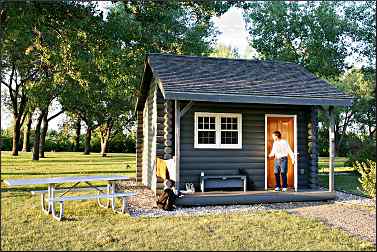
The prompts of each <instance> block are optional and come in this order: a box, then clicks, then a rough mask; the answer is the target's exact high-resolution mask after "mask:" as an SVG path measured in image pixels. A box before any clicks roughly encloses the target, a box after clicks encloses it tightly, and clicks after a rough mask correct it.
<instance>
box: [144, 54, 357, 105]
mask: <svg viewBox="0 0 377 252" xmlns="http://www.w3.org/2000/svg"><path fill="white" fill-rule="evenodd" d="M148 64H149V65H150V67H151V70H152V72H153V75H154V76H155V77H157V78H158V79H159V80H160V82H161V84H162V89H163V90H162V93H163V95H164V96H165V99H168V100H175V99H177V100H193V101H213V102H242V103H270V104H297V105H340V106H345V105H350V104H351V103H352V97H351V96H348V95H346V94H344V93H343V92H341V91H339V90H338V89H336V88H335V87H333V86H331V85H330V84H328V83H327V82H326V81H323V80H320V79H318V78H316V77H315V76H314V75H313V74H312V73H310V72H309V71H307V70H306V69H305V68H304V67H302V66H300V65H298V64H293V63H287V62H279V61H262V60H234V59H224V58H212V57H200V56H178V55H169V54H149V55H148Z"/></svg>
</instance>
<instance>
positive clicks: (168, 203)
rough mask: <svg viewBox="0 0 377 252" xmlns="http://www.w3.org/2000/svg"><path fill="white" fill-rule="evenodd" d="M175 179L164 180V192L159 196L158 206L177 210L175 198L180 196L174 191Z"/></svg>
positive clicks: (168, 209)
mask: <svg viewBox="0 0 377 252" xmlns="http://www.w3.org/2000/svg"><path fill="white" fill-rule="evenodd" d="M174 186H175V182H174V180H171V179H166V180H165V181H164V192H163V193H162V194H161V195H160V196H159V197H158V200H157V206H158V207H159V208H161V209H164V210H167V211H173V210H175V208H176V207H175V200H176V199H177V198H178V196H177V195H176V194H175V193H174V191H173V187H174Z"/></svg>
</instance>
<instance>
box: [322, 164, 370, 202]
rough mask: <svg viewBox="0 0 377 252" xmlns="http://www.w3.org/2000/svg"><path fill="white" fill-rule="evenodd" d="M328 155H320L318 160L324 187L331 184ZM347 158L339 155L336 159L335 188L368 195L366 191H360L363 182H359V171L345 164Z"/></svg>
mask: <svg viewBox="0 0 377 252" xmlns="http://www.w3.org/2000/svg"><path fill="white" fill-rule="evenodd" d="M328 160H329V158H328V157H320V158H319V162H318V168H319V182H320V185H321V186H323V187H326V188H328V186H329V167H328ZM346 161H347V158H344V157H337V158H336V159H335V169H334V170H335V176H334V177H335V181H334V184H335V189H336V190H341V191H346V192H350V193H354V194H358V195H363V196H367V195H366V194H365V193H364V192H362V191H360V190H359V189H358V188H361V183H360V182H359V180H358V179H359V177H360V175H359V173H358V172H357V171H356V170H355V169H354V168H353V167H349V166H347V165H345V162H346Z"/></svg>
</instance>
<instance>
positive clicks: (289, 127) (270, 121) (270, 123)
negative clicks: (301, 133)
mask: <svg viewBox="0 0 377 252" xmlns="http://www.w3.org/2000/svg"><path fill="white" fill-rule="evenodd" d="M275 130H278V131H280V133H281V138H282V139H285V140H287V141H288V143H289V146H290V147H291V149H292V151H293V152H294V147H295V146H294V117H267V155H268V154H270V152H271V149H272V144H273V142H274V140H273V139H272V132H274V131H275ZM280 182H281V183H282V180H280ZM287 184H288V188H294V168H293V165H292V160H291V158H290V157H288V173H287ZM274 187H275V175H274V158H268V157H267V188H274Z"/></svg>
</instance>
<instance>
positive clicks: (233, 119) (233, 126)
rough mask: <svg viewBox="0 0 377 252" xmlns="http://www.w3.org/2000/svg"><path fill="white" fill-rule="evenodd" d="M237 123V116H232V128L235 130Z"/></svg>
mask: <svg viewBox="0 0 377 252" xmlns="http://www.w3.org/2000/svg"><path fill="white" fill-rule="evenodd" d="M237 125H238V124H237V118H232V129H234V130H236V129H237V128H238V127H237Z"/></svg>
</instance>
